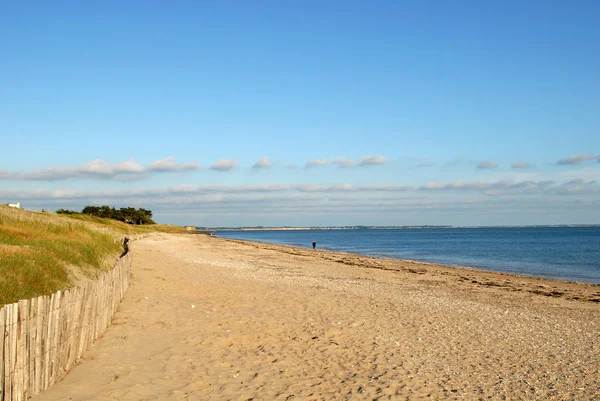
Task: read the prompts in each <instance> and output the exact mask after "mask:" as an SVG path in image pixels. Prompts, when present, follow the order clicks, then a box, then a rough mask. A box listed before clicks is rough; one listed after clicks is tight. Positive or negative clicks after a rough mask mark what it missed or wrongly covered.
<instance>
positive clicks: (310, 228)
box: [196, 223, 600, 231]
mask: <svg viewBox="0 0 600 401" xmlns="http://www.w3.org/2000/svg"><path fill="white" fill-rule="evenodd" d="M567 227H572V228H586V227H590V228H594V227H600V223H598V224H540V225H503V226H451V225H439V226H435V225H422V226H360V225H359V226H315V227H292V226H281V227H265V226H253V227H200V226H196V229H197V230H199V231H308V230H418V229H444V228H453V229H471V228H567Z"/></svg>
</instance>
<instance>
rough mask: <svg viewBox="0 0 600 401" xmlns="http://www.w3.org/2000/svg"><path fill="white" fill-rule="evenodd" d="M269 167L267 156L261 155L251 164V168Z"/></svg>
mask: <svg viewBox="0 0 600 401" xmlns="http://www.w3.org/2000/svg"><path fill="white" fill-rule="evenodd" d="M270 167H271V161H270V160H269V158H268V157H267V156H263V157H261V158H260V159H258V161H257V162H256V163H254V164H253V165H252V168H258V169H260V168H270Z"/></svg>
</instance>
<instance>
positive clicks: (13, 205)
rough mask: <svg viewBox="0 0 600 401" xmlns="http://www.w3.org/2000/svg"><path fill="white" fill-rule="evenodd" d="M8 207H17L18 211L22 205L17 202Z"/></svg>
mask: <svg viewBox="0 0 600 401" xmlns="http://www.w3.org/2000/svg"><path fill="white" fill-rule="evenodd" d="M8 207H16V208H17V209H20V208H21V203H20V202H17V203H9V204H8Z"/></svg>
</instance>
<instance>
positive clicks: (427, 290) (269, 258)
mask: <svg viewBox="0 0 600 401" xmlns="http://www.w3.org/2000/svg"><path fill="white" fill-rule="evenodd" d="M131 252H132V284H131V287H130V288H129V290H128V292H127V294H126V295H125V298H124V300H123V302H122V304H121V306H120V308H119V311H118V312H117V313H116V315H115V318H114V320H113V324H112V325H111V326H110V327H109V328H108V330H107V331H106V333H105V335H104V336H103V337H102V338H101V339H99V340H98V341H97V342H96V343H95V345H94V346H93V347H92V349H90V350H89V351H88V352H87V353H86V354H85V356H84V358H83V359H82V360H81V361H80V363H79V364H77V365H76V366H75V367H74V368H73V369H72V371H71V372H69V374H68V375H67V376H65V377H64V378H63V380H61V381H60V382H59V383H57V384H56V385H55V386H54V387H52V388H51V389H49V390H48V391H46V392H44V393H42V394H40V395H38V396H37V397H35V398H34V400H40V401H41V400H44V401H46V400H48V401H49V400H70V401H83V400H109V401H131V400H354V399H356V400H363V399H364V400H374V399H377V400H405V399H406V400H409V399H410V400H417V399H427V398H429V399H434V400H442V399H450V400H454V399H464V400H480V399H481V400H487V399H493V400H497V399H498V400H499V399H508V400H521V399H522V400H600V390H599V389H600V339H599V333H600V286H598V285H588V284H579V283H569V282H561V281H552V280H542V279H533V278H526V277H519V276H514V275H509V274H501V273H492V272H483V271H478V270H472V269H457V268H448V267H443V266H438V265H433V264H424V263H417V262H403V261H395V260H390V259H374V258H368V257H362V256H357V255H351V254H343V253H334V252H329V251H321V250H317V251H313V250H309V249H300V248H293V247H287V246H278V245H267V244H259V243H249V242H243V241H234V240H225V239H220V238H215V237H209V236H205V235H173V234H159V235H155V236H151V237H148V238H145V239H142V240H139V241H135V242H134V243H133V244H132V246H131Z"/></svg>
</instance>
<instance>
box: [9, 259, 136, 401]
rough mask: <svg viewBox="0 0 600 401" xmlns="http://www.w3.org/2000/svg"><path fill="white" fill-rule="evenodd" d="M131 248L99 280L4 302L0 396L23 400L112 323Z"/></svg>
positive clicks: (63, 369)
mask: <svg viewBox="0 0 600 401" xmlns="http://www.w3.org/2000/svg"><path fill="white" fill-rule="evenodd" d="M130 270H131V259H130V256H129V254H126V255H125V256H123V257H122V258H120V259H119V261H118V262H117V264H116V265H115V267H114V268H113V269H112V270H110V271H108V272H106V273H104V274H103V275H102V276H101V277H100V278H98V279H97V280H95V281H90V282H88V283H86V284H85V285H83V286H80V287H75V288H72V289H69V290H66V291H58V292H55V293H54V294H52V295H50V296H40V297H37V298H32V299H28V300H21V301H19V302H17V303H14V304H7V305H4V306H2V307H1V308H0V401H24V400H26V399H27V398H29V397H33V396H34V395H37V394H39V393H40V392H42V391H44V390H45V389H47V388H49V387H50V386H52V385H53V384H54V383H55V382H56V381H57V380H58V379H59V378H60V377H61V376H63V375H64V374H65V373H66V372H68V371H69V369H71V367H72V366H73V364H74V363H75V362H76V361H77V360H78V359H79V358H80V357H81V356H82V354H83V352H84V351H85V350H86V349H88V348H89V347H90V346H91V345H92V343H93V342H94V341H95V340H96V339H98V337H99V336H100V335H101V334H102V333H104V330H105V329H106V328H107V327H108V325H109V324H110V321H111V319H112V316H113V314H114V313H115V311H116V310H117V308H118V306H119V302H120V301H121V299H123V296H124V295H125V291H126V290H127V288H128V287H129V278H130Z"/></svg>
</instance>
